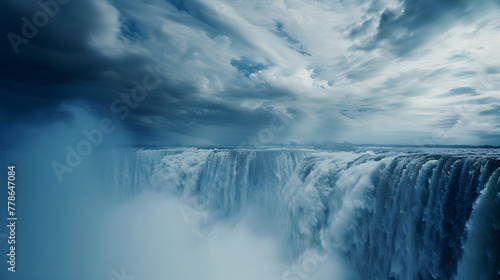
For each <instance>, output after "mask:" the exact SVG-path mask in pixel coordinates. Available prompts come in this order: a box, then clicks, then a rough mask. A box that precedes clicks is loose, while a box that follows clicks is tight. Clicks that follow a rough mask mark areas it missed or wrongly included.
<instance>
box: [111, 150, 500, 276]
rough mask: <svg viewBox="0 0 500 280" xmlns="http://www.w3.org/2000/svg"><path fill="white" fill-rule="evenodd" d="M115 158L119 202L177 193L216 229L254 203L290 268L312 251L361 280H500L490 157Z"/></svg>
mask: <svg viewBox="0 0 500 280" xmlns="http://www.w3.org/2000/svg"><path fill="white" fill-rule="evenodd" d="M112 159H113V161H114V163H113V164H112V165H111V166H112V171H113V172H109V173H112V174H113V178H111V179H109V180H112V182H113V186H114V188H115V191H116V193H117V195H119V196H123V195H124V194H126V195H134V194H138V193H140V192H141V191H143V190H153V191H157V192H160V193H165V194H168V195H173V196H176V197H180V198H183V199H184V200H185V201H189V203H191V204H193V203H194V204H196V205H197V206H196V207H198V208H200V207H201V208H203V210H204V211H207V212H208V213H209V215H210V219H209V220H210V221H211V222H212V223H216V222H217V221H221V220H225V219H230V218H231V217H235V216H237V215H239V214H240V213H241V212H242V211H243V210H244V209H245V208H246V207H250V206H251V207H257V208H258V209H260V211H262V213H265V215H266V217H268V218H269V219H270V220H271V221H272V224H273V225H275V227H276V229H275V230H277V231H278V232H279V235H280V236H282V242H283V248H285V249H284V258H285V259H286V260H288V261H293V260H294V259H297V258H298V257H299V256H300V255H301V254H303V253H304V252H306V251H308V250H312V249H314V250H319V251H322V252H326V253H331V254H333V253H335V254H341V255H342V256H343V258H345V259H346V260H347V261H348V262H349V263H350V264H351V265H352V266H353V267H354V268H355V269H356V270H357V271H358V273H359V274H360V275H361V276H362V278H363V279H379V280H381V279H498V278H500V160H499V159H498V156H496V155H488V153H487V152H486V153H484V151H481V153H475V152H470V151H467V152H462V153H458V154H457V153H456V151H455V154H452V153H450V152H449V151H443V152H442V153H439V151H438V152H434V153H421V152H420V153H418V152H414V151H406V152H405V151H397V152H394V151H392V152H388V151H369V150H365V151H363V150H358V151H356V152H329V151H316V150H309V149H293V150H290V149H277V148H276V149H261V150H259V149H195V148H190V149H162V150H148V149H138V150H122V151H115V152H113V153H112ZM290 279H300V278H290Z"/></svg>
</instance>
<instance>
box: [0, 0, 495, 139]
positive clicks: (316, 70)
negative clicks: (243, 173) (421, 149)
mask: <svg viewBox="0 0 500 280" xmlns="http://www.w3.org/2000/svg"><path fill="white" fill-rule="evenodd" d="M58 1H59V2H55V0H42V1H40V3H42V4H43V3H45V5H42V6H43V7H42V6H41V4H40V3H39V2H38V1H35V0H26V1H15V0H4V1H2V2H1V4H0V11H1V12H0V13H1V17H0V33H1V34H3V37H2V38H3V39H2V40H1V45H0V61H1V63H0V94H1V96H2V101H1V102H0V129H1V132H2V134H3V135H6V133H9V132H10V131H12V130H14V129H17V130H22V129H23V128H24V127H29V126H37V125H40V126H42V125H45V124H47V123H52V122H64V121H65V120H67V119H70V118H71V116H69V115H68V114H69V113H68V111H67V110H65V109H64V108H67V107H68V106H71V105H68V104H85V106H86V108H90V109H89V110H93V113H95V114H97V115H98V116H99V117H109V118H112V119H113V120H114V122H115V123H116V124H117V125H119V126H121V127H123V130H124V131H125V134H126V135H127V136H128V137H131V138H132V139H134V142H135V143H137V144H160V145H162V144H164V145H168V144H186V145H198V144H203V145H211V144H216V145H218V144H239V143H241V142H242V141H248V139H249V138H251V137H254V138H256V139H260V141H261V142H266V143H267V142H270V143H271V142H272V143H289V142H290V141H295V142H298V143H307V142H311V141H315V142H319V141H325V140H328V141H349V142H353V143H375V144H382V143H383V144H445V145H446V144H492V145H499V144H500V52H499V47H500V21H499V20H498V19H499V18H500V4H499V2H498V1H496V0H492V1H487V0H475V1H472V0H471V1H460V0H434V1H430V0H403V1H398V0H370V1H361V0H354V1H340V0H339V1H320V0H317V1H312V0H310V1H309V0H308V1H304V0H277V1H270V0H255V1H243V0H233V1H228V0H186V1H183V0H161V1H160V0H143V1H137V0H87V1H81V0H64V1H63V0H58ZM152 73H153V74H154V75H152ZM155 77H156V78H155ZM145 80H148V81H147V85H148V86H147V87H148V88H150V89H148V90H147V92H146V95H145V96H144V95H141V96H140V97H141V98H139V99H140V101H137V100H136V101H137V102H135V101H134V100H132V101H129V102H130V104H132V105H127V103H126V102H125V99H123V98H126V97H124V96H129V97H130V96H131V94H132V92H133V93H134V94H138V93H137V92H138V91H139V93H143V92H140V90H138V86H141V85H142V86H144V83H145ZM134 89H135V90H134ZM139 89H140V87H139ZM142 97H144V98H142ZM125 106H127V107H128V108H127V109H125ZM13 127H14V128H13ZM271 133H272V135H270V134H271ZM259 136H260V138H259ZM6 138H7V137H5V139H6ZM5 139H4V141H5V142H8V141H9V140H5ZM266 143H264V144H266Z"/></svg>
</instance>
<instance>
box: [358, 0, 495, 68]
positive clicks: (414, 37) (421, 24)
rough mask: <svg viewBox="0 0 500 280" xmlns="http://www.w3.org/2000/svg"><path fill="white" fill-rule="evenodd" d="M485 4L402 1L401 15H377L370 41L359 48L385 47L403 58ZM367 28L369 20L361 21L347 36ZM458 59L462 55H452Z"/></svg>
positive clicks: (451, 0)
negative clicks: (376, 25)
mask: <svg viewBox="0 0 500 280" xmlns="http://www.w3.org/2000/svg"><path fill="white" fill-rule="evenodd" d="M485 3H488V1H482V0H480V1H466V0H436V1H427V0H405V1H403V9H402V14H399V13H398V11H395V10H391V9H385V10H384V11H383V12H382V13H381V14H380V16H379V18H378V27H377V33H376V35H375V37H374V39H373V40H372V41H371V42H370V43H368V44H366V45H365V46H362V47H361V48H362V49H366V50H371V49H373V48H376V47H382V46H387V47H389V49H390V50H391V51H392V52H394V53H395V54H397V55H399V56H404V55H406V54H407V53H408V52H410V51H412V50H413V49H415V48H417V47H419V46H420V45H422V44H424V43H426V42H427V41H429V40H430V39H432V38H433V37H434V35H436V34H439V33H442V32H443V31H445V30H446V29H448V28H450V27H452V26H454V24H456V22H457V21H464V20H468V19H469V17H470V16H471V14H472V13H473V12H476V11H477V10H481V9H484V7H485ZM368 25H369V21H365V22H364V23H363V24H362V25H361V26H360V27H358V28H355V29H353V30H352V31H351V36H355V35H356V34H358V33H361V32H360V31H363V30H364V29H366V28H367V26H368ZM383 43H388V45H384V44H383ZM459 57H462V55H455V56H454V58H459Z"/></svg>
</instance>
